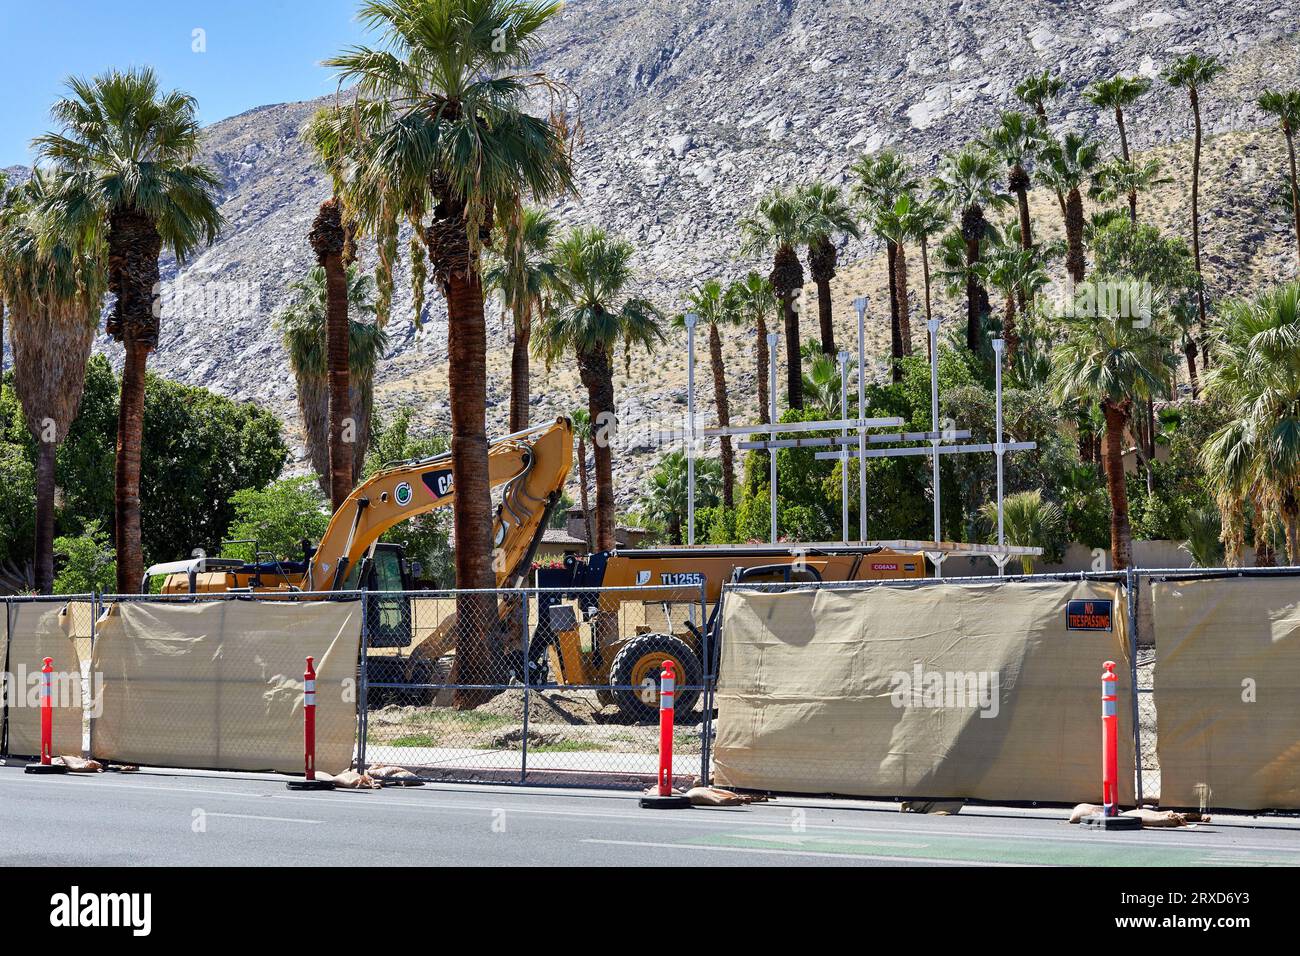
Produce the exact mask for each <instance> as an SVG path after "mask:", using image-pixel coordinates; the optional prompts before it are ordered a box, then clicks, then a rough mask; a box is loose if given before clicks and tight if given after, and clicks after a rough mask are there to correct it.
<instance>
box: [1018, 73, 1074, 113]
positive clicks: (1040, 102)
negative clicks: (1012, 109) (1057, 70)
mask: <svg viewBox="0 0 1300 956" xmlns="http://www.w3.org/2000/svg"><path fill="white" fill-rule="evenodd" d="M1063 89H1065V81H1064V80H1063V79H1061V78H1060V77H1059V76H1056V75H1054V74H1053V73H1052V71H1051V70H1044V71H1043V72H1042V73H1034V74H1031V75H1030V76H1027V77H1025V78H1024V79H1023V80H1021V81H1020V82H1019V83H1017V84H1016V87H1015V94H1016V97H1017V98H1018V99H1019V100H1020V101H1021V102H1023V103H1025V104H1026V105H1028V106H1032V107H1033V108H1034V112H1035V113H1037V114H1038V118H1039V119H1041V120H1042V121H1043V122H1044V123H1046V122H1047V103H1048V102H1050V101H1051V100H1054V99H1056V97H1058V96H1059V95H1060V94H1061V90H1063Z"/></svg>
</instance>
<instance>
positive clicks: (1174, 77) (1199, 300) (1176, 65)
mask: <svg viewBox="0 0 1300 956" xmlns="http://www.w3.org/2000/svg"><path fill="white" fill-rule="evenodd" d="M1222 70H1223V66H1222V65H1221V64H1220V63H1219V61H1218V60H1217V59H1215V58H1214V57H1212V56H1200V55H1199V54H1196V53H1189V54H1187V55H1186V56H1184V57H1182V58H1180V59H1178V60H1175V61H1174V62H1173V63H1171V64H1170V65H1169V66H1168V67H1167V68H1166V69H1165V71H1164V73H1163V74H1162V75H1163V76H1164V78H1165V82H1166V83H1168V84H1169V85H1170V86H1172V87H1175V88H1177V89H1184V90H1186V91H1187V97H1188V101H1189V102H1190V103H1191V106H1192V122H1193V126H1194V132H1193V137H1192V258H1193V259H1194V260H1195V262H1196V311H1197V317H1198V321H1199V323H1200V327H1201V333H1202V334H1205V331H1206V325H1205V278H1204V275H1203V274H1202V272H1201V216H1200V201H1201V198H1200V197H1201V87H1203V86H1205V85H1206V84H1207V83H1209V82H1210V81H1211V80H1213V79H1214V78H1215V77H1216V76H1218V75H1219V73H1220V72H1222ZM1202 351H1204V349H1202Z"/></svg>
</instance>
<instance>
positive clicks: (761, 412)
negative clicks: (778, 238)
mask: <svg viewBox="0 0 1300 956" xmlns="http://www.w3.org/2000/svg"><path fill="white" fill-rule="evenodd" d="M727 298H728V299H730V300H731V302H732V309H733V310H734V311H735V313H736V321H737V322H739V323H740V324H742V325H750V324H752V325H753V326H754V334H755V351H754V354H755V357H756V360H757V378H758V420H759V421H760V422H762V423H764V424H766V423H767V421H768V402H769V395H768V392H767V379H768V371H769V370H768V366H767V361H768V356H767V320H768V319H769V318H772V317H773V316H774V315H775V314H776V308H777V304H778V302H777V298H776V293H775V292H774V291H773V290H772V283H771V282H770V281H769V280H768V279H765V278H764V277H763V276H761V275H759V274H758V273H757V272H751V273H749V274H748V275H746V276H745V278H743V279H737V280H736V281H735V282H733V283H731V285H730V286H728V287H727Z"/></svg>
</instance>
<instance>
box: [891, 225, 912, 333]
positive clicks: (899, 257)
mask: <svg viewBox="0 0 1300 956" xmlns="http://www.w3.org/2000/svg"><path fill="white" fill-rule="evenodd" d="M896 248H897V250H898V252H897V254H896V255H895V256H894V294H895V295H896V296H897V297H898V337H899V339H900V340H901V343H902V349H903V354H904V355H911V354H912V317H911V313H910V310H909V309H908V306H907V247H906V246H904V245H903V244H902V243H901V242H900V243H897V245H896Z"/></svg>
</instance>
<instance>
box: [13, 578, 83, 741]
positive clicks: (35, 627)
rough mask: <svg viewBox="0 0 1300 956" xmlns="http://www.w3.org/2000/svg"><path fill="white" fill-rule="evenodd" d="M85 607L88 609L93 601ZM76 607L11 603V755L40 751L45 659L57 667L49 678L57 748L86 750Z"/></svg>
mask: <svg viewBox="0 0 1300 956" xmlns="http://www.w3.org/2000/svg"><path fill="white" fill-rule="evenodd" d="M79 607H80V608H81V609H83V610H85V611H86V613H87V614H88V613H89V607H90V606H89V605H88V604H82V605H80V606H79ZM75 610H76V608H75V607H74V606H72V605H68V604H48V603H44V602H21V601H20V602H17V603H14V604H11V605H9V648H8V650H9V678H8V679H9V680H10V681H11V682H12V685H11V687H10V688H9V689H8V692H7V697H6V700H7V702H8V704H9V706H8V708H7V711H8V725H9V747H8V750H9V753H11V754H21V755H24V756H36V755H38V754H39V753H40V752H41V708H40V677H39V675H40V672H41V667H42V666H43V662H44V660H45V658H47V657H48V658H50V659H51V661H52V663H51V667H53V668H54V673H53V675H52V677H53V679H52V680H51V682H50V690H51V696H50V700H51V703H52V705H53V712H54V714H53V716H54V728H53V730H54V736H53V748H52V752H53V753H54V755H55V756H58V755H60V754H72V755H74V756H77V757H79V756H81V754H82V703H83V701H82V683H81V660H80V658H79V657H78V656H77V644H76V638H77V636H78V635H77V631H76V628H75V627H74V622H75V621H76V618H77V615H76V613H75Z"/></svg>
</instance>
